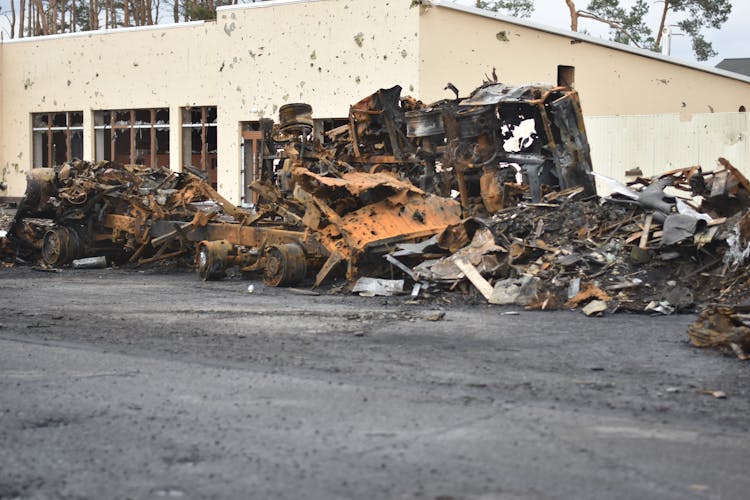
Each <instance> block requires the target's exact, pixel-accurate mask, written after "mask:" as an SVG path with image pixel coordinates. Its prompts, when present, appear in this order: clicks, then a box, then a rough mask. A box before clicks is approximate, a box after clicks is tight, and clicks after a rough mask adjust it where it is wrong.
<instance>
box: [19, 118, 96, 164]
mask: <svg viewBox="0 0 750 500" xmlns="http://www.w3.org/2000/svg"><path fill="white" fill-rule="evenodd" d="M31 130H32V137H33V139H32V140H33V145H34V150H33V154H32V157H33V158H32V164H33V166H34V167H35V168H37V167H53V166H56V165H61V164H63V163H65V162H66V161H71V160H73V159H74V158H82V157H83V112H82V111H66V112H61V113H34V114H33V115H32V116H31Z"/></svg>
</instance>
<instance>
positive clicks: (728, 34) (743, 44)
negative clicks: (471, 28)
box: [448, 0, 750, 66]
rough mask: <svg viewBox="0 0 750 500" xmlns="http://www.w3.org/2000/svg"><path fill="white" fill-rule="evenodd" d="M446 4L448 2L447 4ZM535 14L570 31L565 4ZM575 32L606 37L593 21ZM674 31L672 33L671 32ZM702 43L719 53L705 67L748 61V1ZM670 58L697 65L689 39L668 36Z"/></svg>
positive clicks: (626, 2) (538, 0) (655, 19)
mask: <svg viewBox="0 0 750 500" xmlns="http://www.w3.org/2000/svg"><path fill="white" fill-rule="evenodd" d="M448 1H449V0H448ZM455 1H456V3H462V4H464V5H474V4H475V3H476V2H474V1H472V0H455ZM633 3H634V1H633V0H622V5H623V6H628V7H629V6H630V5H632V4H633ZM588 4H589V0H577V1H576V7H577V8H578V9H579V10H582V9H585V8H586V6H587V5H588ZM534 5H535V7H536V8H535V10H534V13H533V14H532V16H531V18H530V20H531V21H534V22H537V23H541V24H547V25H549V26H554V27H556V28H562V29H570V14H569V12H568V7H567V5H566V4H565V0H534ZM662 6H663V3H662V2H656V1H654V2H653V6H652V8H651V15H652V19H651V23H650V25H651V26H653V28H652V30H653V31H656V29H657V28H658V24H659V14H660V13H661V8H662ZM677 20H679V18H678V17H677V14H672V15H671V17H669V18H667V22H670V21H671V22H676V21H677ZM578 29H579V30H584V29H586V30H588V31H589V34H591V35H593V36H602V37H605V38H606V37H607V35H608V30H607V27H606V26H605V25H604V24H602V23H598V22H596V21H591V20H588V19H581V20H580V22H579V27H578ZM676 31H677V30H676V29H675V32H676ZM705 34H706V39H707V40H708V41H710V42H712V43H713V46H714V50H715V51H716V52H718V53H719V55H718V56H717V57H714V58H712V59H710V60H708V61H706V62H705V63H700V64H708V65H710V66H715V65H716V64H718V63H719V61H721V60H722V59H725V58H737V57H750V0H736V1H734V2H732V14H731V15H730V17H729V20H728V21H727V22H726V24H724V26H723V27H722V29H720V30H706V31H705ZM672 56H674V57H677V58H679V59H684V60H687V61H692V62H697V61H696V59H695V56H694V55H693V51H692V49H691V46H690V39H689V38H688V37H685V36H679V35H677V34H674V35H673V36H672Z"/></svg>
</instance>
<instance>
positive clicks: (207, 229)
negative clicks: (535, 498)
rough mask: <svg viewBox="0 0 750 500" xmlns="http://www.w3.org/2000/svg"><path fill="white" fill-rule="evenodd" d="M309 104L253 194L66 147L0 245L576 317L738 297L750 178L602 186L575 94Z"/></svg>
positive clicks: (749, 288)
mask: <svg viewBox="0 0 750 500" xmlns="http://www.w3.org/2000/svg"><path fill="white" fill-rule="evenodd" d="M457 94H458V93H457ZM312 116H313V115H312V108H311V107H310V106H309V105H307V104H289V105H285V106H283V107H282V108H281V110H280V123H279V124H273V123H272V122H271V121H270V120H265V121H264V122H263V123H262V124H261V133H262V135H263V141H262V147H261V153H262V154H261V161H260V162H259V164H258V168H257V170H256V171H255V181H254V182H253V183H252V184H251V185H250V186H249V189H251V190H252V192H253V193H254V200H255V205H254V207H253V208H252V209H244V208H240V207H236V206H234V205H233V204H231V203H229V202H228V201H227V200H225V199H223V198H222V197H221V196H220V195H219V194H218V193H217V192H216V191H214V190H213V189H212V188H211V187H210V186H209V185H208V184H206V182H205V181H203V180H201V179H200V178H198V177H195V176H193V175H191V174H190V173H175V172H171V171H169V170H167V169H151V168H144V167H142V166H118V165H113V164H110V163H106V162H104V163H97V164H92V163H86V162H80V161H76V162H72V163H70V164H66V165H64V166H63V167H61V168H57V169H35V170H34V171H33V172H32V174H31V175H30V177H29V185H28V190H27V195H26V197H25V199H24V201H23V202H22V203H21V205H20V206H19V209H18V213H17V215H16V218H15V220H14V223H13V225H12V229H11V230H10V231H9V232H8V238H7V240H6V245H5V249H6V251H7V249H8V248H11V249H13V250H14V251H15V252H16V257H17V258H21V259H25V260H27V261H29V262H33V261H34V260H35V258H36V257H41V259H42V260H43V261H44V262H45V263H46V264H47V265H48V266H59V265H64V264H67V263H69V262H70V261H72V260H73V259H76V258H82V257H92V256H101V255H107V256H109V257H110V261H112V260H114V261H115V262H129V263H132V264H135V265H143V264H147V263H151V262H155V261H158V260H163V259H173V260H174V259H185V260H188V261H191V260H192V258H193V256H195V261H194V265H195V267H196V268H197V270H198V272H199V273H200V275H201V277H202V278H203V279H218V278H220V277H222V276H223V275H224V274H225V272H226V270H227V268H229V267H230V266H238V267H239V268H240V269H242V270H243V271H245V272H260V273H262V274H263V277H264V280H265V281H266V283H268V284H270V285H274V286H279V285H294V284H296V283H299V282H301V281H303V280H305V279H306V278H310V279H311V280H312V281H313V284H314V286H318V285H321V284H322V283H323V282H324V281H325V280H327V279H330V278H331V277H332V276H344V277H346V278H347V279H348V280H349V281H350V282H351V283H354V282H355V281H356V280H357V279H358V278H359V277H370V278H388V279H391V280H396V281H400V280H404V282H405V284H412V285H413V287H412V291H411V295H412V297H413V298H415V299H418V298H419V297H422V296H428V295H429V294H434V293H436V292H438V291H439V290H441V289H442V290H454V289H456V288H458V289H461V290H463V291H468V290H470V289H471V287H472V286H476V287H477V288H478V289H479V290H480V292H481V295H482V296H483V297H484V298H485V299H486V300H488V301H489V302H490V303H495V304H508V303H513V304H517V305H522V306H524V307H528V308H538V309H552V308H581V309H582V310H585V311H586V314H587V315H597V314H602V313H605V312H615V311H622V310H626V311H638V312H650V313H660V314H669V313H671V312H673V311H688V310H694V309H695V308H696V307H699V306H700V305H701V304H707V303H724V304H732V303H739V302H745V301H747V302H750V275H748V273H747V272H746V271H745V267H746V266H745V262H746V261H747V259H748V258H750V215H748V212H749V211H750V182H748V180H747V179H746V178H745V177H744V176H743V175H742V174H741V173H740V172H739V171H738V170H737V169H736V168H734V167H733V166H732V165H731V164H730V163H729V162H728V161H726V160H724V159H720V160H719V165H720V167H719V168H718V169H717V170H715V171H712V172H703V171H702V169H701V168H700V167H691V168H685V169H678V170H674V171H670V172H666V173H665V174H663V175H661V176H658V177H656V178H653V179H646V178H642V177H639V178H637V179H636V180H635V181H633V182H631V183H629V184H628V185H624V184H621V183H619V182H616V181H614V180H612V179H608V178H606V177H603V176H598V177H599V180H600V182H602V183H605V184H608V185H609V188H610V190H611V191H613V192H614V194H613V195H611V196H609V197H607V198H604V199H601V198H598V197H596V196H595V193H596V190H595V187H594V180H593V176H592V175H591V174H592V172H591V161H590V155H589V151H588V143H587V140H586V135H585V129H584V127H583V120H582V115H581V109H580V103H579V101H578V96H577V94H575V92H573V91H571V90H570V89H565V88H561V87H548V86H543V85H537V86H525V87H509V86H506V85H502V84H498V83H488V84H485V85H483V86H481V87H480V88H478V89H477V90H475V91H474V92H473V93H472V94H471V95H470V96H469V97H467V98H458V97H457V98H456V99H452V100H443V101H439V102H437V103H433V104H430V105H424V104H423V103H421V102H419V101H417V100H415V99H412V98H408V97H401V95H400V88H398V87H394V88H391V89H382V90H380V91H378V92H376V93H375V94H373V95H371V96H368V97H367V98H365V99H363V100H361V101H360V102H358V103H356V104H354V105H353V106H352V107H351V109H350V113H349V117H348V119H347V120H346V122H345V123H343V124H342V125H341V126H339V127H338V128H333V129H331V130H329V131H328V132H327V133H325V134H322V133H321V131H320V130H315V124H316V121H315V120H314V119H313V117H312ZM665 190H666V192H665ZM670 190H673V191H670ZM675 190H676V191H675ZM675 192H677V193H681V194H679V195H675ZM668 193H669V194H668ZM694 200H699V201H697V202H696V201H694ZM404 291H405V292H406V293H408V289H405V290H404Z"/></svg>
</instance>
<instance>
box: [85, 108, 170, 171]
mask: <svg viewBox="0 0 750 500" xmlns="http://www.w3.org/2000/svg"><path fill="white" fill-rule="evenodd" d="M144 111H147V112H148V113H149V121H148V122H147V123H143V122H142V121H138V120H136V114H137V113H141V112H144ZM160 112H164V113H166V120H165V121H161V122H160V121H157V114H159V113H160ZM122 114H127V116H128V120H126V121H124V120H119V121H118V120H117V117H118V115H122ZM107 118H108V120H107ZM145 129H148V130H149V141H148V144H149V153H148V159H149V163H148V165H149V166H151V167H153V166H156V165H158V161H159V158H158V157H159V146H158V142H157V132H166V134H167V141H166V148H163V149H165V150H166V151H165V152H164V153H161V154H163V155H166V156H167V158H169V154H170V150H169V108H168V107H163V108H134V109H108V110H97V111H94V133H95V134H96V141H95V147H94V154H95V157H96V159H97V160H109V161H113V162H114V161H116V158H117V151H116V141H115V133H116V132H118V131H128V133H129V134H130V138H129V143H130V144H129V154H128V161H127V162H126V163H130V164H134V163H137V161H138V158H139V156H138V152H137V149H136V133H135V132H136V131H140V130H145ZM106 130H109V131H110V141H109V142H110V144H109V148H107V147H106V145H105V146H104V147H103V151H100V150H99V148H98V147H97V143H99V142H100V141H99V134H100V133H101V134H104V132H105V131H106ZM99 131H102V132H99ZM104 137H106V136H104V135H103V136H102V140H101V142H102V143H104ZM107 151H109V158H107V155H106V154H105V153H106V152H107ZM162 166H166V167H168V166H169V160H168V159H167V162H166V164H165V165H162Z"/></svg>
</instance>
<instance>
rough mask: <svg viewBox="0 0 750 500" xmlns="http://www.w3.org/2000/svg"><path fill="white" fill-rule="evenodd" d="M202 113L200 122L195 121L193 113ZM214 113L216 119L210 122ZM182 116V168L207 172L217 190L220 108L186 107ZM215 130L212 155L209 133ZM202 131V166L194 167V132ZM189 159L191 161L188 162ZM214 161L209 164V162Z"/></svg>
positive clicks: (181, 110)
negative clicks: (196, 130)
mask: <svg viewBox="0 0 750 500" xmlns="http://www.w3.org/2000/svg"><path fill="white" fill-rule="evenodd" d="M194 111H200V116H201V118H200V122H197V121H194V120H193V117H192V115H193V112H194ZM212 112H213V116H214V119H213V121H209V114H211V113H212ZM180 114H181V117H182V159H181V163H182V167H183V168H185V167H187V166H193V167H195V168H198V169H199V170H201V171H203V172H206V174H207V175H208V177H209V179H210V180H211V185H212V187H214V188H216V169H217V167H218V162H219V155H218V146H219V144H218V142H219V134H218V117H219V108H218V106H186V107H183V108H180ZM211 128H213V129H214V130H215V132H216V139H215V145H214V146H215V149H214V150H213V151H214V152H213V153H212V152H211V150H210V149H209V141H208V131H209V129H211ZM194 129H199V130H200V142H201V144H200V155H201V156H200V164H199V165H193V162H192V158H193V147H192V146H193V139H192V137H193V130H194ZM187 158H189V159H190V161H189V162H188V161H186V159H187ZM211 159H212V160H213V161H211V162H210V163H209V160H211Z"/></svg>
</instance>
